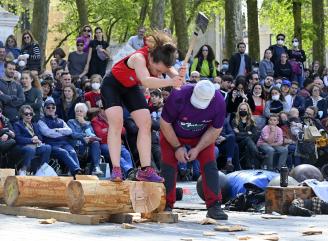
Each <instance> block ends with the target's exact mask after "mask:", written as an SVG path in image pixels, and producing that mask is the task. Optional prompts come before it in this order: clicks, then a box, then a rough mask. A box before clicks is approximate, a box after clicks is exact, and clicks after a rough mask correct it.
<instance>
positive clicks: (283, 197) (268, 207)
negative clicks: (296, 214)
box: [265, 186, 313, 214]
mask: <svg viewBox="0 0 328 241" xmlns="http://www.w3.org/2000/svg"><path fill="white" fill-rule="evenodd" d="M311 197H313V191H312V189H311V188H310V187H299V186H289V187H267V189H266V191H265V212H266V213H272V212H277V213H280V214H288V209H289V207H290V204H291V203H292V201H293V200H294V199H296V198H303V199H308V198H311Z"/></svg>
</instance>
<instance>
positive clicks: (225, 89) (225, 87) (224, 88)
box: [220, 75, 233, 100]
mask: <svg viewBox="0 0 328 241" xmlns="http://www.w3.org/2000/svg"><path fill="white" fill-rule="evenodd" d="M232 83H233V77H232V75H223V76H222V82H221V85H220V92H221V94H222V96H223V98H224V99H225V100H226V99H227V97H228V93H229V92H230V90H231V85H232Z"/></svg>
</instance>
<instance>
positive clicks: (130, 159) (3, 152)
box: [0, 25, 328, 180]
mask: <svg viewBox="0 0 328 241" xmlns="http://www.w3.org/2000/svg"><path fill="white" fill-rule="evenodd" d="M93 31H94V33H95V35H94V36H92V33H93ZM145 31H146V29H145V28H143V27H142V28H140V29H139V30H138V34H137V35H136V36H133V37H131V38H130V39H129V41H128V44H130V45H131V47H132V48H134V49H139V48H141V47H143V45H144V42H143V39H144V35H145ZM168 34H169V33H168ZM276 40H277V43H276V44H274V45H272V46H270V47H268V48H267V49H266V50H265V52H264V56H263V59H262V60H261V61H260V63H256V62H252V60H251V58H250V57H249V56H248V55H247V54H246V53H245V51H246V44H245V43H243V42H240V43H238V45H237V46H236V47H237V52H236V53H235V54H233V55H232V56H231V58H230V59H223V60H222V61H220V62H221V65H220V62H219V61H218V60H217V59H216V58H215V54H214V51H213V49H212V48H211V46H209V45H207V44H205V45H203V46H201V48H200V49H199V50H198V52H196V55H195V57H194V59H193V60H191V61H190V63H188V66H189V71H188V73H187V74H186V76H185V77H186V80H187V84H195V83H197V82H198V81H199V80H200V79H210V80H211V81H213V83H214V84H215V86H216V88H217V90H218V91H220V92H221V94H222V95H223V97H224V99H225V101H226V109H227V115H226V120H225V123H224V127H223V130H222V132H221V135H220V136H218V138H217V141H216V151H215V156H216V158H217V163H218V166H219V168H220V169H221V170H223V171H225V172H232V171H234V170H240V169H250V168H262V169H268V170H272V171H276V170H278V171H279V169H280V168H281V167H282V166H284V165H287V166H288V167H293V166H296V165H299V164H301V163H311V164H315V165H318V166H320V165H323V164H324V160H325V158H326V156H327V154H326V153H327V152H328V148H326V145H323V144H321V145H320V146H319V145H318V144H317V142H316V140H317V139H320V138H321V139H325V138H326V132H327V130H328V113H327V109H328V99H327V97H328V69H327V68H325V67H324V66H322V65H321V64H320V63H319V62H318V61H314V62H313V63H312V64H311V65H310V68H308V69H307V68H305V65H304V64H305V61H306V55H305V53H304V51H303V50H301V49H300V48H299V44H298V42H299V41H298V40H297V39H296V38H294V39H293V40H292V41H291V44H292V48H291V49H288V48H287V46H285V35H283V34H279V35H277V37H276ZM21 43H22V44H21V46H19V45H18V43H17V40H16V38H15V36H14V35H10V36H8V38H7V40H6V41H5V43H2V42H0V165H1V167H15V168H16V169H17V173H18V174H19V175H33V173H35V172H36V170H37V169H38V168H39V167H40V166H42V165H43V164H44V163H49V161H50V160H55V161H56V162H58V163H59V165H60V166H61V173H62V174H63V173H69V174H70V175H75V174H80V173H83V172H86V167H87V166H89V169H88V170H89V173H91V174H95V175H102V174H103V171H102V170H101V169H100V164H101V161H102V160H104V161H105V162H106V163H109V165H110V164H111V161H110V156H109V148H110V147H109V146H108V144H107V143H108V139H107V132H108V130H109V128H111V127H110V126H108V124H107V120H106V115H105V114H104V110H103V109H102V107H103V106H102V100H101V94H100V87H101V83H102V79H103V77H104V76H105V73H106V71H107V69H106V66H107V62H108V60H109V57H110V52H109V51H108V43H107V42H106V41H105V40H104V37H103V33H102V29H101V28H100V27H96V28H95V29H94V30H92V27H91V26H89V25H86V26H84V27H83V28H82V30H81V34H80V36H78V37H77V39H76V50H75V51H73V52H70V53H68V54H66V53H65V52H64V51H63V49H61V48H57V49H55V50H54V52H53V59H51V60H50V67H51V70H45V71H43V72H41V69H42V68H41V54H42V53H41V50H40V47H39V45H38V43H37V42H36V40H35V39H34V37H33V35H32V33H31V32H29V31H25V32H24V33H23V34H22V40H21ZM66 55H67V56H68V57H67V60H66V59H65V57H66ZM176 57H177V58H176V64H175V66H174V67H175V68H177V69H179V68H181V66H182V63H183V62H182V60H183V57H184V56H183V55H182V53H181V52H180V51H177V53H176ZM163 78H165V76H163ZM171 91H172V90H171V89H167V88H165V89H153V90H149V89H144V96H145V98H146V100H147V101H148V104H149V111H150V113H151V116H152V166H153V167H155V168H156V170H158V171H160V163H161V150H160V146H159V135H160V125H159V121H160V117H161V111H162V108H163V106H164V104H165V100H166V99H167V97H168V96H169V95H170V92H171ZM309 127H311V128H309ZM312 127H314V128H315V130H318V132H320V134H321V136H320V137H319V136H316V137H315V136H314V132H315V130H313V128H312ZM312 132H313V133H312ZM137 133H138V128H137V127H136V124H135V123H134V122H133V120H132V118H131V117H130V113H128V112H127V111H125V113H124V128H123V129H122V141H123V144H122V148H121V162H120V164H121V168H122V171H123V173H124V176H125V178H131V179H133V178H134V176H135V170H136V168H137V167H138V165H139V156H138V152H137V148H136V137H137ZM327 144H328V141H327ZM199 169H200V168H199V163H198V161H197V160H196V161H193V162H192V163H188V164H186V165H182V164H181V165H179V178H180V180H196V179H197V178H198V177H199V175H200V170H199Z"/></svg>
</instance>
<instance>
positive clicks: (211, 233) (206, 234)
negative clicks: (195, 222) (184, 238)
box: [203, 232, 216, 236]
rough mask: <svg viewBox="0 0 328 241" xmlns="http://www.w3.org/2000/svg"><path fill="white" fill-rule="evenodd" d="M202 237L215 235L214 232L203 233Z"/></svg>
mask: <svg viewBox="0 0 328 241" xmlns="http://www.w3.org/2000/svg"><path fill="white" fill-rule="evenodd" d="M203 235H204V236H216V233H214V232H203Z"/></svg>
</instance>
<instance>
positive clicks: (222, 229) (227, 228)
mask: <svg viewBox="0 0 328 241" xmlns="http://www.w3.org/2000/svg"><path fill="white" fill-rule="evenodd" d="M214 230H215V231H219V232H239V231H246V230H247V228H246V227H244V226H241V225H230V226H228V225H222V226H216V227H215V228H214Z"/></svg>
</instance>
